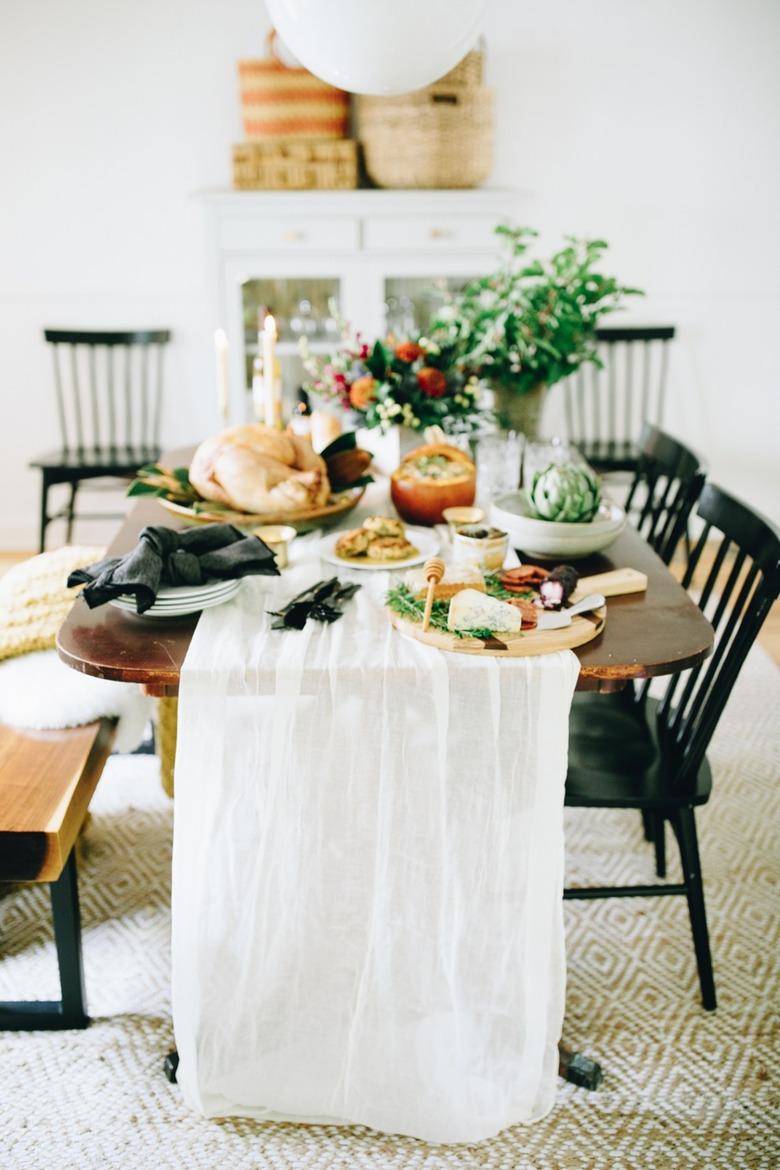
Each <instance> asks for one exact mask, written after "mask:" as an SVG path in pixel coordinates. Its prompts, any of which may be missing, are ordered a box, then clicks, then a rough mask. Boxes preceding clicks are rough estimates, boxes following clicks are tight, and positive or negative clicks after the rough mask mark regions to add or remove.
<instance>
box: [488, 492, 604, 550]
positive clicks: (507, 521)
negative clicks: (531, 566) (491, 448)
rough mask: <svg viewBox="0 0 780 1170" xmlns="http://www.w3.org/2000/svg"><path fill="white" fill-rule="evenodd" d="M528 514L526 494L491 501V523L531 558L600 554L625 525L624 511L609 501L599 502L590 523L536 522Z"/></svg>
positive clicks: (520, 493)
mask: <svg viewBox="0 0 780 1170" xmlns="http://www.w3.org/2000/svg"><path fill="white" fill-rule="evenodd" d="M529 512H530V508H529V505H528V501H527V499H526V496H525V492H523V491H514V492H507V494H506V495H504V496H499V497H498V499H497V500H495V501H494V503H493V505H492V507H491V509H490V521H491V523H492V524H495V525H496V527H497V528H503V529H504V531H505V532H508V533H509V540H510V543H511V545H512V547H513V548H519V549H521V550H522V551H523V552H525V553H528V555H529V556H533V557H565V558H566V559H567V560H572V561H573V560H577V558H579V557H588V556H590V555H591V554H592V553H597V552H602V551H603V550H604V549H605V548H609V546H610V545H611V544H612V543H613V542H614V541H615V540H617V538H618V536H619V535H620V533H621V532H622V530H623V527H624V525H625V523H626V514H625V512H624V511H623V509H622V508H619V507H618V506H617V504H612V503H610V502H608V501H602V504H601V507H600V508H599V511H598V514H597V515H596V518H595V519H594V520H591V521H590V523H589V524H568V523H561V522H560V521H557V520H537V519H536V517H534V516H531V515H529Z"/></svg>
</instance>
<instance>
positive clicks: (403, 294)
mask: <svg viewBox="0 0 780 1170" xmlns="http://www.w3.org/2000/svg"><path fill="white" fill-rule="evenodd" d="M469 279H470V277H468V276H388V277H385V280H384V323H385V329H386V331H387V332H388V333H392V334H394V336H396V337H398V338H400V339H401V340H403V339H405V338H408V337H411V336H412V335H413V334H415V333H424V332H425V330H426V329H427V328H428V326H429V324H430V323H431V321H432V319H433V317H434V316H435V315H436V313H437V311H438V310H439V309H440V308H441V306H442V305H443V304H444V303H445V301H446V299H447V294H448V293H453V292H459V291H460V290H461V289H462V288H463V286H464V285H465V284H467V283H468V281H469Z"/></svg>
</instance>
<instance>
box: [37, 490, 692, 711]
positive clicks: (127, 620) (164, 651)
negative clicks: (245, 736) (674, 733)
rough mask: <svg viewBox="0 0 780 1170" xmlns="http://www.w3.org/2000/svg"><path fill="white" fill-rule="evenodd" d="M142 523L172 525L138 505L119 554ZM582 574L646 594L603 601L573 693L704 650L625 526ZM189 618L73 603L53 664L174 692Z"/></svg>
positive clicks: (678, 591)
mask: <svg viewBox="0 0 780 1170" xmlns="http://www.w3.org/2000/svg"><path fill="white" fill-rule="evenodd" d="M147 524H166V525H168V526H169V527H179V526H180V525H179V524H177V522H176V520H175V518H174V517H173V516H171V514H170V513H168V512H166V511H165V510H164V509H163V508H161V507H160V505H159V503H157V501H156V500H154V499H149V498H146V499H142V500H141V501H140V502H139V503H137V504H136V505H135V506H134V507H133V509H132V511H131V512H130V514H129V516H128V517H127V520H126V521H125V523H124V524H123V525H122V527H121V529H120V530H119V532H118V534H117V536H116V539H115V540H114V541H113V543H112V544H111V547H110V549H109V552H110V554H111V555H121V554H122V553H125V552H127V551H128V550H129V549H131V548H132V547H133V545H134V544H135V542H136V540H137V537H138V533H139V532H140V530H141V529H142V528H143V527H144V526H145V525H147ZM577 568H578V570H579V572H580V573H581V575H582V576H585V575H586V574H591V573H601V572H606V570H608V569H619V568H632V569H639V570H640V571H641V572H643V573H646V574H647V581H648V584H647V592H646V593H633V594H629V595H627V596H625V597H610V598H608V601H607V625H606V628H605V630H604V633H603V634H601V635H600V636H599V637H598V638H595V639H594V640H593V641H592V642H588V643H587V644H586V645H585V646H581V647H580V648H579V649H577V650H575V651H574V653H575V654H576V655H577V657H578V658H579V660H580V664H581V669H580V677H579V682H578V684H577V689H578V690H598V691H609V690H619V689H620V688H621V687H622V686H624V685H625V683H626V682H627V681H628V680H629V679H633V678H649V677H653V676H655V675H663V674H674V673H675V672H676V671H678V670H683V669H685V668H686V667H689V666H694V665H695V664H696V663H698V662H701V661H702V660H703V659H705V658H706V657H707V655H708V654H709V653H710V651H711V650H712V643H713V633H712V627H711V626H710V624H709V622H708V621H707V619H706V618H705V617H704V615H703V614H702V613H701V612H700V611H699V609H698V608H697V606H696V605H695V604H694V603H693V601H691V599H690V597H689V596H688V594H687V593H686V592H685V590H684V589H682V588H681V587H680V585H678V583H677V582H676V581H675V579H674V577H673V576H672V574H671V573H670V572H669V570H668V569H667V567H666V565H665V564H664V563H663V561H661V560H660V559H659V558H658V557H657V556H656V554H655V553H654V552H653V550H652V549H651V548H650V547H649V545H648V544H647V543H646V541H645V540H644V539H643V538H642V537H641V536H640V535H639V534H638V533H637V532H636V531H635V530H634V529H633V528H632V527H631V526H630V525H627V526H626V528H625V529H624V531H623V532H622V533H621V535H620V536H619V537H618V539H617V541H616V542H615V544H613V545H612V547H611V548H610V549H608V550H607V552H606V553H604V554H599V555H598V556H594V557H589V558H587V559H586V560H581V561H578V562H577ZM197 620H198V618H197V615H195V616H192V617H184V618H172V619H171V620H170V621H165V622H164V621H160V620H159V619H157V618H155V619H149V618H139V617H136V616H134V615H133V614H125V613H122V612H121V611H120V610H118V609H117V608H116V607H115V606H112V605H103V606H100V607H99V608H98V609H92V610H91V609H88V608H87V606H86V605H85V603H84V602H83V601H82V600H81V599H80V598H79V599H78V600H77V601H76V602H75V604H74V606H73V609H72V610H71V612H70V614H69V616H68V617H67V619H66V620H65V622H64V623H63V625H62V628H61V629H60V632H59V635H58V638H57V649H58V651H59V655H60V658H62V660H63V661H64V662H66V663H67V664H68V666H72V667H73V668H74V669H75V670H80V671H82V672H83V673H84V674H91V675H95V676H96V677H98V678H110V679H119V680H121V681H123V682H135V683H140V684H141V685H142V686H143V687H144V688H145V690H147V692H148V693H149V694H154V695H175V694H177V693H178V685H179V673H180V671H181V665H182V663H183V661H184V656H185V654H186V653H187V648H188V646H189V644H190V639H191V637H192V632H193V630H194V629H195V625H196V622H197Z"/></svg>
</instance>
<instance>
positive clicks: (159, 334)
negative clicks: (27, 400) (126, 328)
mask: <svg viewBox="0 0 780 1170" xmlns="http://www.w3.org/2000/svg"><path fill="white" fill-rule="evenodd" d="M44 337H45V339H46V341H47V342H48V343H49V345H50V346H51V350H52V355H53V362H54V386H55V392H56V403H57V420H58V423H59V429H60V440H61V446H60V448H59V449H58V450H56V451H52V452H49V453H47V454H46V455H41V456H39V457H38V458H36V459H33V460H31V462H30V466H31V467H34V468H37V469H38V470H39V471H40V472H41V480H42V482H41V511H40V537H39V549H40V551H41V552H43V550H44V548H45V547H46V529H47V528H48V526H49V525H50V524H51V523H52V521H53V520H58V519H62V518H64V519H65V521H66V539H67V540H68V541H70V539H71V537H72V535H73V524H74V521H75V520H95V519H100V520H105V519H107V518H110V517H108V516H107V514H106V513H91V514H90V513H83V512H82V513H78V514H77V513H76V497H77V494H78V491H79V488H80V486H81V484H82V483H83V482H84V481H86V480H97V479H105V478H115V479H123V480H127V479H132V478H133V476H134V475H135V473H136V472H137V470H138V468H139V467H142V466H143V464H145V463H154V462H156V461H157V459H159V457H160V419H161V413H162V396H163V353H164V350H165V346H166V345H167V344H168V342H169V341H170V339H171V333H170V330H168V329H144V330H133V331H131V332H115V331H111V332H105V331H96V330H72V329H45V330H44ZM58 484H67V485H68V486H69V488H70V493H69V497H68V502H67V503H66V504H65V506H64V507H63V508H61V509H60V510H59V511H58V512H55V513H54V514H53V515H50V514H49V491H50V490H51V488H52V487H55V486H56V485H58Z"/></svg>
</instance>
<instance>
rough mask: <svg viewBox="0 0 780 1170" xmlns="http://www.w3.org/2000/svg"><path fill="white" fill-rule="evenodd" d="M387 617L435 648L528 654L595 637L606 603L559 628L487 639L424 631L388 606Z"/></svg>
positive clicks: (492, 654)
mask: <svg viewBox="0 0 780 1170" xmlns="http://www.w3.org/2000/svg"><path fill="white" fill-rule="evenodd" d="M387 612H388V615H389V617H390V621H391V622H392V623H393V625H394V626H395V628H396V629H397V630H400V631H401V633H402V634H406V636H407V637H409V638H415V639H416V640H417V641H418V642H424V643H425V645H426V646H435V647H436V649H437V650H451V651H453V652H454V653H456V654H482V655H489V656H490V657H491V658H527V657H529V656H530V655H532V654H553V653H554V652H555V651H556V650H573V649H574V648H575V646H584V644H585V643H586V642H591V641H592V640H593V639H594V638H598V636H599V634H600V633H601V631H602V630H603V629H604V626H605V625H606V622H607V607H606V606H602V607H601V609H594V610H593V612H592V613H587V614H578V615H577V617H574V618H572V622H571V625H570V626H564V628H563V629H562V630H523V631H522V633H520V634H497V635H496V637H495V638H492V639H491V640H490V641H489V642H487V641H483V640H482V639H481V638H456V637H455V635H454V634H449V633H444V631H442V630H426V631H425V632H423V628H422V624H421V623H420V622H410V621H408V620H407V619H406V618H402V617H401V616H400V615H399V614H397V613H393V612H392V610H388V611H387Z"/></svg>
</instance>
